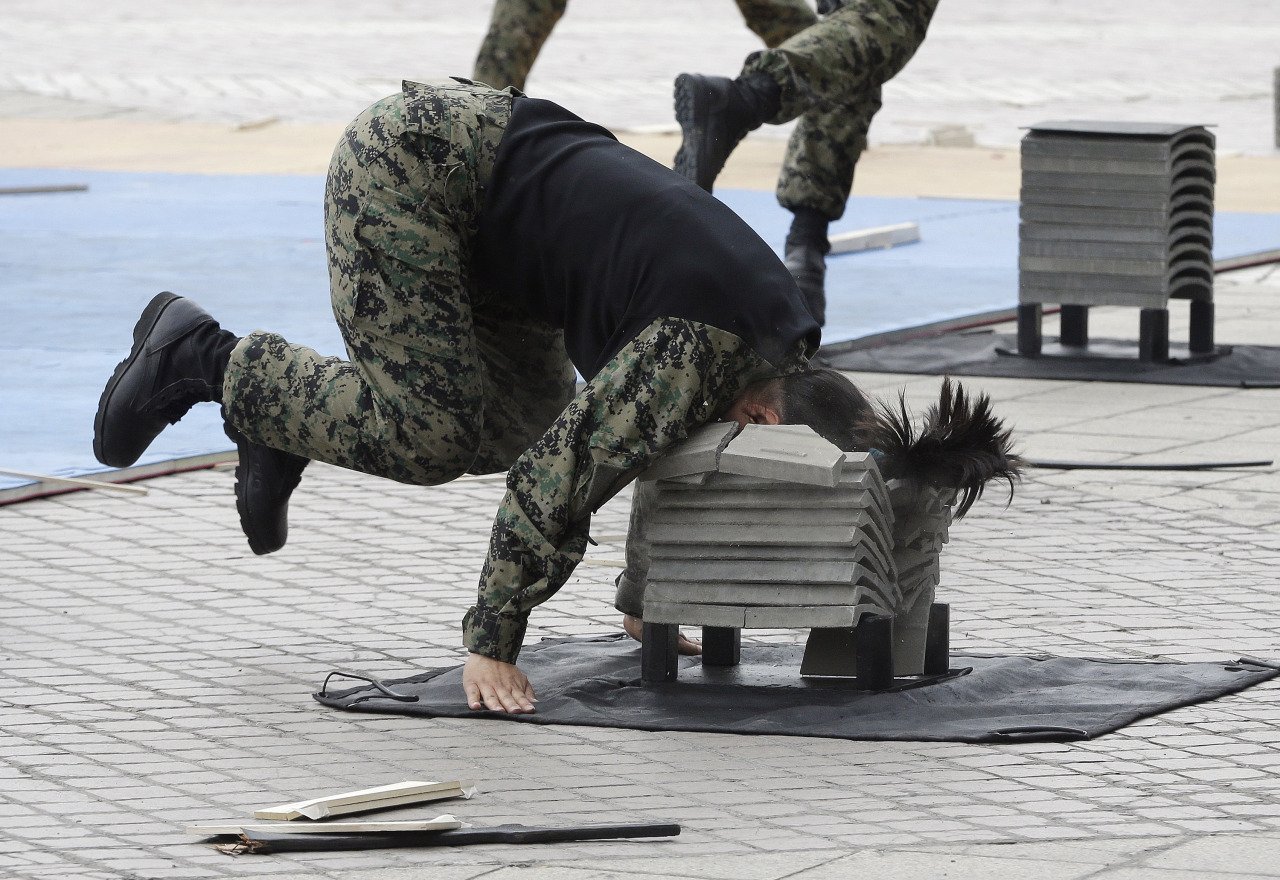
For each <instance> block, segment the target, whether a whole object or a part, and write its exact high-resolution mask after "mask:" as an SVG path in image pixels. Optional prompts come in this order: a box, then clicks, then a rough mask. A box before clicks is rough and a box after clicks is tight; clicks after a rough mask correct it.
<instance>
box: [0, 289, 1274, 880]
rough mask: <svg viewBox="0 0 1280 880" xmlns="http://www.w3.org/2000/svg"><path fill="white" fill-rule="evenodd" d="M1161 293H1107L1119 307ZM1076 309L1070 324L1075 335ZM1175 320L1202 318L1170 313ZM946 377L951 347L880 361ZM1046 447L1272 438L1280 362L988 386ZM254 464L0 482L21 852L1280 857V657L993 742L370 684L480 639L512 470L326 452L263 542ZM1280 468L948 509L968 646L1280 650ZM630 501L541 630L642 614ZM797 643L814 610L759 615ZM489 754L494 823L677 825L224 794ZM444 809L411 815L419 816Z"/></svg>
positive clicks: (598, 624) (757, 870) (431, 872)
mask: <svg viewBox="0 0 1280 880" xmlns="http://www.w3.org/2000/svg"><path fill="white" fill-rule="evenodd" d="M1277 295H1280V270H1276V269H1258V270H1249V271H1245V272H1237V273H1233V274H1231V275H1226V276H1222V278H1221V283H1220V285H1219V311H1220V315H1221V320H1220V323H1219V331H1220V336H1221V337H1222V338H1223V339H1228V340H1231V341H1238V342H1250V341H1254V342H1256V341H1265V340H1273V339H1274V338H1275V336H1276V333H1277V330H1280V318H1278V317H1277V314H1276V310H1275V308H1274V306H1273V305H1272V303H1274V301H1275V297H1276V296H1277ZM1133 323H1135V316H1134V315H1133V314H1132V313H1131V312H1128V311H1126V310H1112V311H1110V312H1107V311H1105V310H1100V311H1099V313H1098V314H1097V315H1096V316H1095V319H1094V322H1093V326H1094V327H1095V332H1097V333H1098V334H1101V335H1118V334H1125V335H1132V333H1133V332H1134V330H1133V328H1132V327H1130V325H1131V324H1133ZM1051 329H1052V328H1048V330H1049V331H1051ZM1179 332H1185V330H1179V329H1177V328H1175V336H1176V334H1177V333H1179ZM856 378H857V379H858V381H860V382H861V383H862V384H864V385H865V386H866V387H868V388H869V389H871V390H873V391H875V392H877V393H880V394H892V393H893V392H894V390H895V389H898V388H904V389H905V390H906V391H907V393H908V398H909V400H911V401H913V402H914V403H916V404H923V403H925V402H927V401H928V400H929V399H930V398H931V397H932V396H933V395H934V394H935V393H936V388H937V380H936V379H934V378H930V377H918V376H916V377H902V376H885V375H870V374H868V375H861V376H857V377H856ZM975 385H977V386H979V387H982V388H984V389H987V390H988V391H990V393H991V394H992V395H993V396H994V397H995V399H996V401H997V403H998V406H999V409H1000V411H1001V412H1002V413H1005V414H1006V415H1007V416H1008V417H1009V418H1010V419H1011V420H1012V422H1013V423H1014V424H1015V425H1017V426H1018V428H1019V436H1020V438H1021V440H1022V444H1023V446H1024V448H1025V451H1026V452H1027V453H1028V454H1030V455H1033V456H1040V457H1062V458H1066V457H1070V458H1087V459H1093V460H1099V461H1112V460H1122V459H1129V458H1135V459H1137V460H1147V461H1151V460H1164V461H1168V460H1175V461H1190V460H1205V459H1214V458H1219V459H1221V458H1258V457H1270V456H1272V455H1274V453H1275V450H1276V447H1277V441H1280V406H1278V405H1277V404H1280V391H1275V390H1249V391H1240V390H1232V389H1224V388H1185V387H1168V386H1153V385H1137V386H1123V385H1107V384H1097V385H1094V384H1087V383H1076V382H1047V381H1017V380H1005V379H993V380H975ZM231 484H232V476H231V473H230V472H229V470H227V469H225V468H223V469H215V470H208V471H202V472H197V473H191V474H186V475H180V476H174V477H166V478H162V479H155V480H151V481H149V482H148V483H147V484H146V485H147V486H148V488H149V489H150V493H149V494H148V495H147V496H145V497H122V496H119V495H116V494H107V493H92V492H87V493H77V494H70V495H64V496H60V497H56V498H50V499H45V500H40V501H32V502H25V503H22V504H18V505H14V506H11V507H7V508H0V535H3V536H4V537H3V541H0V572H3V575H2V577H3V583H4V589H3V591H0V660H2V665H0V774H2V775H3V778H4V782H3V793H2V794H0V876H4V877H15V878H53V877H58V878H73V877H74V878H79V877H85V878H88V877H232V876H246V875H264V876H272V877H302V876H306V877H328V876H341V877H348V876H351V877H366V876H367V877H395V878H408V877H423V878H426V877H432V878H440V877H444V878H471V877H480V876H484V877H487V878H504V880H505V878H508V877H511V878H516V877H529V878H543V877H545V878H583V880H588V878H599V877H628V878H640V877H649V876H665V877H690V878H724V880H738V878H764V880H775V878H777V880H781V878H784V877H785V878H803V880H818V878H843V877H847V876H853V875H855V874H857V873H867V872H870V873H872V874H878V873H885V874H891V875H894V876H899V877H905V878H914V877H921V878H923V877H930V878H933V877H987V876H1000V877H1014V878H1016V877H1035V878H1037V880H1056V878H1084V877H1099V878H1108V880H1113V878H1114V880H1120V878H1156V877H1160V878H1186V880H1203V878H1227V877H1232V878H1237V880H1238V878H1245V877H1264V876H1278V875H1280V749H1278V748H1277V745H1278V744H1280V700H1278V699H1277V697H1278V696H1280V685H1277V684H1274V683H1272V684H1267V685H1263V686H1261V687H1258V688H1255V689H1252V690H1250V691H1247V692H1244V693H1242V694H1237V695H1235V696H1231V697H1227V698H1225V699H1221V700H1217V701H1215V702H1212V703H1208V704H1204V705H1200V706H1195V707H1190V708H1185V709H1181V710H1177V711H1174V712H1171V713H1168V714H1166V715H1164V716H1161V717H1158V718H1155V719H1152V720H1149V721H1146V722H1143V723H1139V724H1136V725H1133V726H1132V727H1129V728H1127V729H1125V730H1122V731H1120V732H1117V733H1115V734H1111V735H1108V736H1104V737H1102V738H1100V739H1098V740H1095V741H1092V742H1084V743H1069V744H1062V743H1058V744H1036V745H1027V744H1023V745H1004V746H990V745H965V744H949V743H923V742H905V743H904V742H887V743H867V742H844V741H830V740H821V739H806V738H782V737H768V736H762V737H749V738H748V737H738V736H728V735H723V736H719V735H711V734H692V733H643V732H633V731H619V730H605V729H590V728H578V727H544V726H528V725H519V724H512V723H507V722H502V721H493V720H486V721H467V720H438V721H437V720H425V719H409V718H397V717H386V718H384V717H379V716H372V715H359V714H344V713H340V712H335V711H331V710H328V709H325V708H322V707H321V706H319V705H318V704H316V703H315V702H313V701H312V700H311V698H310V696H309V695H310V693H311V691H312V690H314V689H315V688H316V687H317V686H318V685H319V683H320V681H321V679H322V678H323V676H324V675H325V674H326V673H327V672H328V671H330V670H332V669H335V668H344V669H356V670H362V671H365V672H368V673H372V674H375V675H378V676H388V677H392V676H401V675H406V674H411V673H412V671H414V670H416V669H419V668H423V667H431V666H437V665H444V664H447V663H451V662H454V661H456V660H458V659H459V650H458V648H457V645H458V639H459V636H458V625H459V621H460V619H461V617H462V614H463V611H464V609H465V608H466V606H467V605H468V604H469V603H470V602H471V600H472V595H473V594H472V590H473V589H474V584H475V581H476V574H477V571H478V568H479V564H480V561H481V559H482V557H483V553H484V549H485V547H486V542H487V534H488V528H489V522H490V516H491V515H492V511H493V509H494V507H495V505H496V503H497V500H498V498H499V497H500V495H501V492H502V482H501V480H500V479H489V478H482V479H470V480H465V481H460V482H456V483H453V484H451V485H448V486H443V487H437V488H414V487H407V486H401V485H397V484H392V483H389V482H385V481H379V480H376V479H373V478H368V477H364V476H360V475H356V474H352V473H348V472H345V471H341V470H338V469H334V468H329V467H324V466H313V467H312V468H311V469H310V470H308V471H307V473H306V476H305V479H304V481H303V484H302V487H301V488H300V489H299V491H298V494H297V495H296V496H295V502H294V505H293V515H292V521H293V531H292V535H293V537H292V538H291V540H290V543H289V545H288V547H286V548H285V549H284V550H283V551H282V552H280V553H278V554H275V555H273V556H269V557H264V558H256V557H253V556H252V555H251V554H250V553H249V552H248V550H247V548H246V547H245V545H244V541H243V538H242V536H241V535H240V534H239V529H238V525H237V522H236V516H235V512H234V505H233V503H232V491H231ZM1278 493H1280V474H1278V473H1277V471H1276V470H1275V469H1254V470H1248V471H1214V472H1199V473H1160V472H1151V473H1138V472H1120V473H1107V472H1079V471H1077V472H1048V471H1035V472H1032V473H1031V474H1029V475H1028V478H1027V480H1026V482H1025V484H1024V485H1023V486H1022V487H1021V488H1020V489H1019V491H1018V493H1017V495H1016V496H1015V498H1014V500H1013V502H1012V504H1011V505H1010V506H1009V507H1008V508H1005V507H1004V506H1003V504H1002V501H1003V499H1002V498H1001V497H1000V493H999V492H992V493H990V494H989V495H988V497H987V498H986V499H984V500H983V501H981V502H979V504H978V506H977V507H976V508H975V510H974V512H973V513H972V514H971V516H970V518H968V519H966V520H963V521H962V522H961V523H959V524H958V526H957V527H956V528H955V529H954V530H953V535H952V543H951V545H950V547H949V548H948V550H947V552H946V553H945V554H944V557H943V560H944V573H945V577H944V586H943V588H942V594H943V596H944V597H945V598H946V599H947V600H948V601H950V602H951V603H952V605H953V608H954V612H953V613H954V615H955V621H954V639H955V645H956V647H957V648H958V649H961V650H979V651H993V652H1002V653H1036V652H1047V653H1053V654H1059V655H1078V656H1092V657H1105V658H1126V659H1156V658H1163V659H1176V660H1229V659H1232V658H1235V657H1237V656H1239V655H1241V654H1251V655H1255V656H1266V657H1271V658H1277V657H1280V650H1277V649H1278V647H1280V589H1277V587H1276V582H1275V571H1276V566H1277V564H1280V494H1278ZM626 515H627V498H626V496H625V495H624V496H622V497H620V498H618V499H616V500H615V501H613V502H611V503H610V504H609V505H607V506H606V508H605V509H604V510H603V511H602V513H601V514H600V515H599V517H598V518H597V519H596V521H595V525H594V529H593V533H594V535H595V538H596V540H597V541H599V542H600V546H599V547H597V548H593V549H592V550H591V553H590V555H589V557H588V559H587V561H586V563H584V564H583V565H582V566H581V567H580V568H579V570H578V573H577V574H576V576H575V577H574V578H573V580H572V581H571V582H570V583H569V585H568V586H566V588H565V589H564V590H563V591H561V593H560V594H558V595H557V596H556V597H555V599H553V600H552V601H551V602H550V603H549V604H547V605H546V606H543V607H542V608H540V609H538V610H537V611H536V612H535V614H534V617H533V623H534V628H533V630H532V631H531V634H530V640H531V641H532V640H534V639H537V638H538V637H539V636H541V635H572V634H586V633H599V632H602V631H608V630H610V629H612V628H614V627H615V626H616V624H617V620H618V615H617V613H616V612H614V611H613V609H612V608H611V599H612V581H613V578H614V576H615V575H616V574H617V572H618V571H619V567H620V565H621V559H622V553H623V548H622V541H623V536H624V532H625V528H626ZM753 637H755V638H766V639H770V638H771V639H790V638H796V637H797V636H796V634H794V633H764V634H753ZM458 777H461V778H472V779H475V780H476V781H477V782H478V783H479V786H480V794H479V795H477V797H476V798H475V799H473V800H471V801H468V802H465V803H458V804H456V805H455V804H450V805H447V807H443V808H442V809H452V810H453V811H455V812H456V813H457V814H458V815H460V816H462V817H464V818H465V819H467V820H469V821H473V822H475V823H477V824H496V823H499V822H506V821H517V822H523V823H526V824H529V823H547V824H556V823H571V822H601V821H640V820H671V821H678V822H680V823H682V824H683V826H684V828H685V832H684V834H682V835H681V836H680V837H679V838H677V839H675V840H672V841H666V842H623V843H594V844H570V845H557V846H547V847H524V848H519V847H506V846H498V847H483V848H473V849H469V850H468V849H459V850H422V851H412V850H398V851H384V852H375V853H349V854H317V855H288V856H247V855H242V856H237V857H232V856H228V855H224V854H222V853H220V852H218V851H216V850H215V849H214V848H213V847H211V846H210V845H208V844H204V843H200V842H196V841H193V840H190V839H187V838H185V837H184V835H183V834H182V831H181V826H182V825H183V824H184V823H186V822H191V821H197V820H216V819H226V818H229V817H236V816H242V815H244V814H245V812H246V811H247V810H249V809H251V808H252V807H254V806H261V805H265V804H268V803H274V802H280V801H282V800H290V799H295V798H298V797H301V796H305V795H308V794H311V793H315V792H324V791H332V790H342V789H346V788H352V787H360V786H364V785H369V784H380V783H386V782H392V781H398V780H401V779H408V778H419V779H421V778H458ZM428 813H432V810H431V808H429V807H428V808H415V809H412V810H405V811H401V814H403V815H409V816H422V815H426V814H428Z"/></svg>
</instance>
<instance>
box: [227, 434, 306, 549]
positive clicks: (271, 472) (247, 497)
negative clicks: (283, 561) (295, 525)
mask: <svg viewBox="0 0 1280 880" xmlns="http://www.w3.org/2000/svg"><path fill="white" fill-rule="evenodd" d="M223 430H225V431H226V432H227V436H228V437H230V438H231V439H232V440H234V441H235V444H236V451H237V452H239V454H240V461H239V463H238V464H237V465H236V512H237V513H239V514H240V528H241V529H243V530H244V536H245V537H246V538H248V539H249V549H250V550H252V551H253V552H254V553H256V554H257V555H259V556H262V555H263V554H266V553H274V552H275V551H277V550H279V549H280V548H281V547H283V546H284V542H285V541H286V540H288V538H289V496H290V495H291V494H293V490H294V489H296V488H298V483H299V482H300V481H301V480H302V469H303V468H305V467H306V466H307V465H308V464H310V462H311V460H310V459H309V458H303V457H302V456H301V455H294V454H293V453H291V452H282V451H281V450H279V449H272V448H271V447H270V446H263V445H262V444H261V443H254V442H253V441H251V440H249V438H247V437H245V436H244V434H241V433H240V432H239V431H238V430H236V428H235V426H234V425H232V424H231V423H230V422H224V423H223Z"/></svg>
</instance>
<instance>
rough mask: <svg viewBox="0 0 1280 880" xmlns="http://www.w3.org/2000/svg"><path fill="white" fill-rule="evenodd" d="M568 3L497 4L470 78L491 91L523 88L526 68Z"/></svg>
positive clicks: (519, 0) (524, 0) (527, 0)
mask: <svg viewBox="0 0 1280 880" xmlns="http://www.w3.org/2000/svg"><path fill="white" fill-rule="evenodd" d="M568 3H569V0H497V2H496V3H494V4H493V15H492V17H491V18H490V19H489V31H488V33H486V34H485V35H484V41H483V42H481V43H480V53H479V54H478V55H477V56H476V66H475V70H474V72H473V73H472V74H471V78H472V79H474V80H476V81H477V82H482V83H486V84H488V85H491V86H493V87H494V88H499V89H501V88H505V87H506V86H513V87H515V88H517V89H523V88H524V81H525V78H526V77H528V76H529V68H531V67H533V62H534V61H537V60H538V53H539V52H541V51H542V44H543V43H545V42H546V41H547V37H549V36H551V31H552V29H553V28H554V27H555V26H556V22H558V21H559V20H560V16H562V15H564V8H565V6H567V5H568Z"/></svg>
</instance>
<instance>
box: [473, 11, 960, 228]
mask: <svg viewBox="0 0 1280 880" xmlns="http://www.w3.org/2000/svg"><path fill="white" fill-rule="evenodd" d="M567 2H568V0H497V2H496V3H495V5H494V7H493V17H492V19H491V20H490V24H489V31H488V33H487V34H486V35H485V38H484V42H483V43H482V44H481V46H480V53H479V55H478V56H477V58H476V66H475V73H474V74H473V75H472V76H473V78H474V79H477V80H479V81H481V82H485V83H488V84H490V85H492V86H495V87H497V88H502V87H503V86H508V85H512V86H515V87H516V88H520V89H523V88H524V83H525V78H526V77H527V76H528V75H529V69H530V68H531V67H532V66H533V62H534V61H535V60H536V59H537V57H538V52H539V51H540V50H541V49H542V44H543V43H544V42H546V40H547V37H548V36H550V34H551V31H552V29H553V28H554V27H555V25H556V22H558V21H559V20H560V17H561V16H562V15H563V14H564V10H565V6H566V4H567ZM736 2H737V4H738V10H739V11H740V12H741V13H742V18H743V21H744V22H745V23H746V25H747V27H748V28H750V29H751V31H752V32H753V33H755V34H756V35H757V36H759V37H760V39H761V40H763V41H764V44H765V45H766V46H768V47H769V49H767V50H766V51H764V52H758V53H755V54H753V55H752V56H750V57H749V58H748V59H747V63H746V66H745V68H744V69H743V73H752V72H762V73H767V74H768V75H769V76H771V77H773V78H774V79H775V80H776V81H777V82H778V83H779V85H781V86H782V88H783V107H784V109H783V113H782V114H780V116H779V118H777V119H774V120H773V121H774V122H779V123H780V122H789V121H791V120H792V119H796V118H797V117H798V118H799V122H798V124H797V126H796V129H795V131H794V132H792V134H791V140H790V143H789V144H788V145H787V154H786V158H785V159H784V160H783V164H782V170H781V172H780V173H779V175H778V190H777V192H778V202H779V204H781V205H782V206H783V207H784V208H787V209H789V210H793V211H794V210H795V209H796V208H811V209H813V210H816V211H818V212H820V213H821V214H823V215H824V216H826V217H827V218H828V219H831V220H835V219H838V218H839V217H840V216H841V215H843V214H844V207H845V202H846V201H848V199H849V191H850V190H851V189H852V187H853V172H854V167H855V166H856V165H857V162H858V157H859V156H861V155H862V152H863V150H865V149H866V147H867V131H868V130H869V129H870V127H871V119H872V117H874V116H875V115H876V112H877V111H878V110H879V109H880V87H881V86H882V85H883V84H884V83H885V82H887V81H888V80H890V79H892V78H893V76H894V75H896V74H897V73H898V71H900V70H901V69H902V68H903V66H905V65H906V63H907V61H909V60H910V59H911V56H912V55H913V54H915V51H916V49H917V48H919V46H920V43H921V42H923V40H924V36H925V30H926V28H927V27H928V24H929V19H930V17H931V16H932V14H933V10H934V7H936V6H937V0H848V2H845V3H844V5H843V6H842V7H841V8H839V9H837V10H836V11H834V12H832V13H831V14H830V15H828V16H827V17H826V18H824V19H822V20H821V21H819V19H818V17H817V15H816V14H815V13H814V11H813V9H811V8H810V6H809V5H808V3H806V2H805V0H736Z"/></svg>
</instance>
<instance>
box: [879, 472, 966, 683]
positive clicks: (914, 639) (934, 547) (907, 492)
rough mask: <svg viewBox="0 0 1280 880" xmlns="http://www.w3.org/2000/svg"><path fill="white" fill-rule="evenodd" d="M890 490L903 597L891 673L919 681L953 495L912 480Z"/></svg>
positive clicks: (896, 621) (891, 484)
mask: <svg viewBox="0 0 1280 880" xmlns="http://www.w3.org/2000/svg"><path fill="white" fill-rule="evenodd" d="M888 486H889V500H890V503H891V504H892V505H893V512H894V531H893V561H894V565H895V567H896V568H897V569H898V590H899V592H900V593H901V601H900V602H899V605H898V607H897V608H896V609H895V616H894V621H893V668H894V671H895V673H896V674H898V675H918V674H920V673H921V672H923V671H924V662H925V647H926V642H927V639H928V635H929V609H930V608H931V607H932V605H933V600H934V595H935V593H936V590H937V587H938V583H939V580H940V578H941V566H940V559H939V557H940V555H941V553H942V548H943V546H944V545H945V544H946V543H947V539H948V529H949V528H950V526H951V508H952V505H953V504H954V502H955V492H954V490H950V489H937V488H934V487H932V486H925V485H922V484H920V483H917V482H914V481H909V480H890V481H889V484H888Z"/></svg>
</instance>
